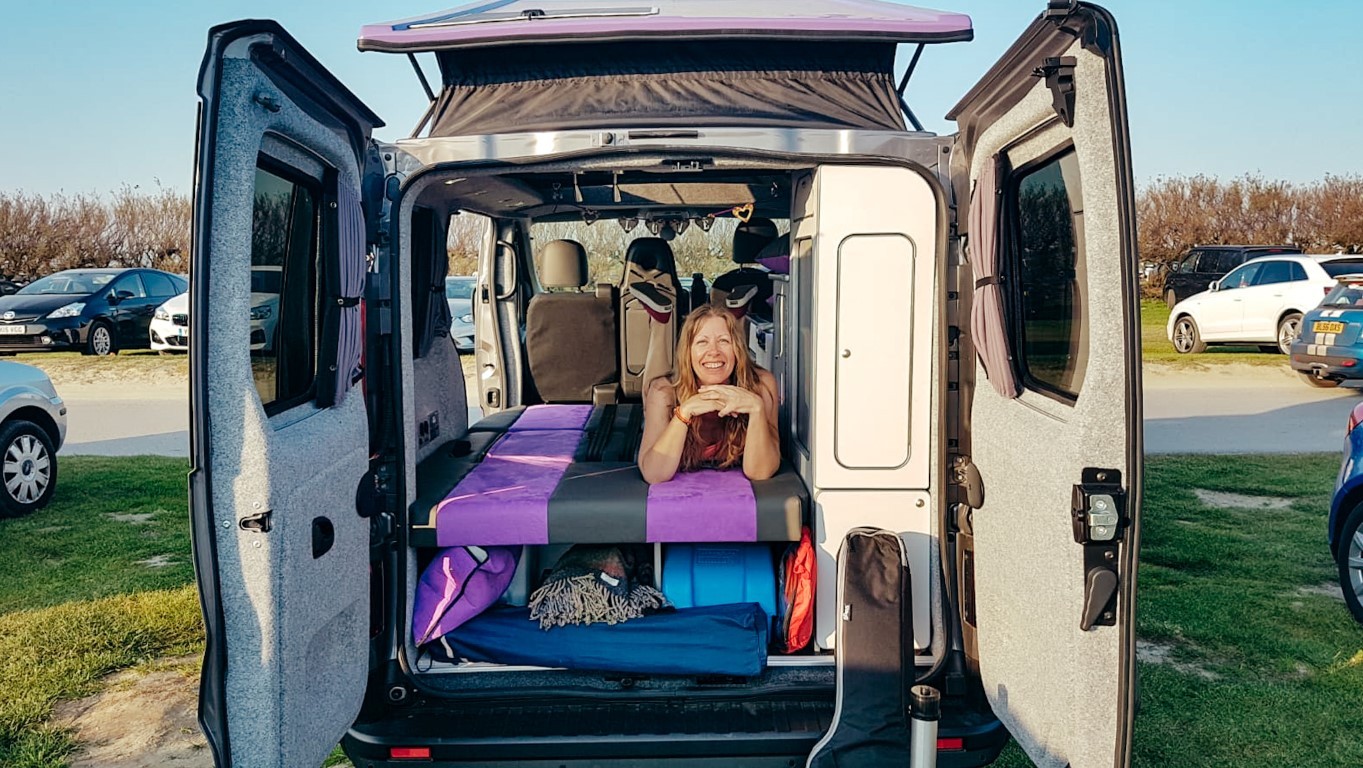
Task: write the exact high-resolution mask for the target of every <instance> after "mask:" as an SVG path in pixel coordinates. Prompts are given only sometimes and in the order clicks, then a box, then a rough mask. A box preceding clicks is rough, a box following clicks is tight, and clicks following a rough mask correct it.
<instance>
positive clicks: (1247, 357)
mask: <svg viewBox="0 0 1363 768" xmlns="http://www.w3.org/2000/svg"><path fill="white" fill-rule="evenodd" d="M1168 323H1169V306H1168V305H1167V304H1165V303H1164V302H1163V301H1160V300H1157V299H1141V359H1142V361H1143V362H1146V363H1159V364H1161V365H1175V366H1179V367H1187V368H1198V367H1204V366H1209V365H1224V364H1226V363H1245V364H1248V365H1275V366H1283V367H1287V356H1286V355H1279V354H1268V353H1264V352H1260V351H1259V347H1258V346H1255V345H1250V346H1243V347H1232V346H1212V347H1207V351H1206V352H1202V353H1200V354H1196V355H1180V354H1179V353H1177V352H1175V351H1174V345H1173V344H1172V343H1171V342H1170V341H1169V338H1168V336H1167V335H1166V332H1165V329H1166V327H1167V326H1168Z"/></svg>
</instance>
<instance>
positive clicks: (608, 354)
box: [525, 240, 620, 403]
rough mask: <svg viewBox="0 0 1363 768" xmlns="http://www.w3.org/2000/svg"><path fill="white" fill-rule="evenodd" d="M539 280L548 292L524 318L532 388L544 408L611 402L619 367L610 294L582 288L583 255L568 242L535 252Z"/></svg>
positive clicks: (578, 246) (609, 288) (557, 242)
mask: <svg viewBox="0 0 1363 768" xmlns="http://www.w3.org/2000/svg"><path fill="white" fill-rule="evenodd" d="M541 256H542V257H543V266H542V267H541V270H540V272H541V275H540V281H541V282H542V283H543V284H544V287H545V288H563V289H573V290H572V291H571V292H550V293H541V294H538V295H536V296H535V297H534V298H533V299H531V300H530V306H529V307H528V308H527V309H526V314H525V351H526V357H527V358H528V360H529V363H530V375H531V376H533V377H534V379H535V388H536V389H537V390H538V391H539V394H540V397H541V398H542V399H543V400H544V402H546V403H591V402H595V401H596V399H598V398H600V397H602V395H601V393H602V392H606V393H611V394H610V395H609V396H607V397H606V399H607V400H610V401H613V400H614V399H615V398H614V396H613V393H614V392H615V390H616V386H615V384H616V382H617V381H619V377H620V363H619V357H618V355H617V347H616V331H615V328H616V321H615V310H616V307H615V291H614V288H613V287H612V286H600V287H599V288H598V290H596V291H595V292H594V293H581V292H579V290H577V289H580V288H582V287H583V286H585V285H586V284H587V251H586V249H584V248H583V247H582V245H581V244H580V243H578V242H577V241H574V240H555V241H553V242H551V243H549V244H547V245H545V246H544V248H543V250H542V251H541ZM607 385H609V386H607Z"/></svg>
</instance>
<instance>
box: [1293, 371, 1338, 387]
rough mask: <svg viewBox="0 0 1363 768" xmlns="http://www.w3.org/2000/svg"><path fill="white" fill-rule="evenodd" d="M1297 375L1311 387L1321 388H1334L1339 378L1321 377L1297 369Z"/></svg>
mask: <svg viewBox="0 0 1363 768" xmlns="http://www.w3.org/2000/svg"><path fill="white" fill-rule="evenodd" d="M1297 375H1298V376H1300V377H1301V380H1302V381H1304V382H1306V383H1307V384H1310V385H1311V386H1313V387H1320V388H1321V389H1334V388H1335V387H1337V386H1339V379H1322V378H1320V377H1319V376H1315V375H1313V374H1310V373H1307V372H1306V371H1297Z"/></svg>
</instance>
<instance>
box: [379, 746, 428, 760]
mask: <svg viewBox="0 0 1363 768" xmlns="http://www.w3.org/2000/svg"><path fill="white" fill-rule="evenodd" d="M388 758H389V759H390V760H430V759H431V748H430V747H392V748H391V749H389V750H388Z"/></svg>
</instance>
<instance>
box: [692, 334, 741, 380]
mask: <svg viewBox="0 0 1363 768" xmlns="http://www.w3.org/2000/svg"><path fill="white" fill-rule="evenodd" d="M691 369H692V370H694V371H695V372H696V379H697V380H699V381H700V383H701V385H702V386H704V385H706V384H723V383H725V382H727V381H728V380H729V377H730V376H731V375H733V372H734V340H733V337H731V336H730V335H729V326H728V324H727V323H725V322H724V318H722V317H708V318H706V319H705V320H703V321H701V324H700V325H699V326H698V327H697V328H696V336H695V338H694V339H692V340H691Z"/></svg>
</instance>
